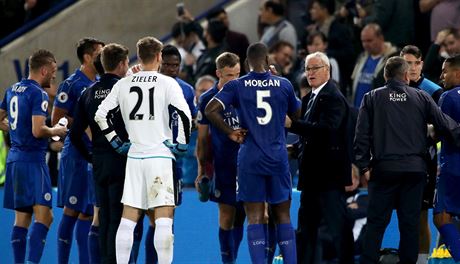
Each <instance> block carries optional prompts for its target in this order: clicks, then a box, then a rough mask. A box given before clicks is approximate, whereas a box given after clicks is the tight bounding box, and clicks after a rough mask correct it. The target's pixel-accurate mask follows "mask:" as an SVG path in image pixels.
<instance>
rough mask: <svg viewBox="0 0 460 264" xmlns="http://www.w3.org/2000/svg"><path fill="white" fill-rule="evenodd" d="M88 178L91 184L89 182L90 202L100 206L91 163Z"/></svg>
mask: <svg viewBox="0 0 460 264" xmlns="http://www.w3.org/2000/svg"><path fill="white" fill-rule="evenodd" d="M88 178H89V181H90V184H88V189H89V190H88V192H89V202H90V203H91V204H93V205H96V206H99V203H98V202H97V199H96V186H95V182H94V176H93V165H92V164H91V163H88Z"/></svg>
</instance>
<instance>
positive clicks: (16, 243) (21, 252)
mask: <svg viewBox="0 0 460 264" xmlns="http://www.w3.org/2000/svg"><path fill="white" fill-rule="evenodd" d="M27 231H28V229H27V228H24V227H20V226H14V227H13V232H11V246H12V247H13V255H14V263H24V262H25V260H26V245H27Z"/></svg>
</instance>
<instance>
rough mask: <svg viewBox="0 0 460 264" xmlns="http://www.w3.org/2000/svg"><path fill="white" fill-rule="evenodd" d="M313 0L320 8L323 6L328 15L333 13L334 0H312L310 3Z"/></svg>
mask: <svg viewBox="0 0 460 264" xmlns="http://www.w3.org/2000/svg"><path fill="white" fill-rule="evenodd" d="M315 2H316V3H318V5H319V6H321V7H322V8H325V9H326V10H327V12H328V13H329V14H330V15H333V14H334V13H335V0H314V1H313V2H312V4H313V3H315Z"/></svg>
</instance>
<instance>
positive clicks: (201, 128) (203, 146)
mask: <svg viewBox="0 0 460 264" xmlns="http://www.w3.org/2000/svg"><path fill="white" fill-rule="evenodd" d="M197 128H198V136H197V140H196V159H197V162H198V175H197V178H196V181H198V182H199V181H200V180H201V178H202V177H203V176H204V175H205V174H206V169H205V168H206V164H207V163H208V162H210V158H209V157H210V153H209V147H208V144H209V142H208V141H209V125H202V124H198V126H197Z"/></svg>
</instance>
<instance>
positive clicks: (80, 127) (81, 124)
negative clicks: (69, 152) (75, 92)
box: [69, 91, 92, 162]
mask: <svg viewBox="0 0 460 264" xmlns="http://www.w3.org/2000/svg"><path fill="white" fill-rule="evenodd" d="M87 92H88V91H87ZM86 95H87V93H86V92H85V93H84V94H83V95H82V96H81V97H80V99H79V100H78V104H77V109H76V115H75V118H74V122H73V125H72V129H71V130H70V132H69V137H70V141H71V142H72V144H73V145H74V146H75V147H76V149H77V150H78V152H80V154H81V155H82V157H84V158H85V160H86V161H88V162H92V157H91V153H90V151H89V150H88V149H87V148H86V144H85V142H84V141H83V135H84V134H85V133H86V132H85V130H86V128H87V127H88V124H89V122H88V119H87V117H86V111H85V105H84V102H85V97H86Z"/></svg>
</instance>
